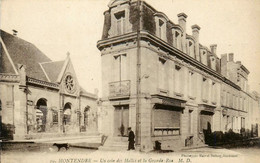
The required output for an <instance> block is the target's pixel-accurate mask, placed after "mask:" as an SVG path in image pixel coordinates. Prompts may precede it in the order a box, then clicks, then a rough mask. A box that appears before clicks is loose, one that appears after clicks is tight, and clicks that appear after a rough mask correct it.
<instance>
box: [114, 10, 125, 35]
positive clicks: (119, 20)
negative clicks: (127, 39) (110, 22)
mask: <svg viewBox="0 0 260 163" xmlns="http://www.w3.org/2000/svg"><path fill="white" fill-rule="evenodd" d="M115 17H116V31H117V34H118V35H122V34H124V33H125V11H120V12H118V13H116V14H115Z"/></svg>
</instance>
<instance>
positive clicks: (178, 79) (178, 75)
mask: <svg viewBox="0 0 260 163" xmlns="http://www.w3.org/2000/svg"><path fill="white" fill-rule="evenodd" d="M181 75H182V74H181V66H179V65H175V87H174V88H175V92H176V93H181V82H183V81H181Z"/></svg>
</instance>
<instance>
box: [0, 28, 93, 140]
mask: <svg viewBox="0 0 260 163" xmlns="http://www.w3.org/2000/svg"><path fill="white" fill-rule="evenodd" d="M96 100H97V95H95V94H91V93H88V92H86V91H85V90H84V89H83V88H81V87H80V85H79V83H78V81H77V76H76V74H75V71H74V68H73V65H72V62H71V59H70V56H69V55H67V58H66V59H65V60H62V61H52V60H50V59H49V58H48V57H47V56H46V55H45V54H43V53H42V52H41V51H40V50H39V49H38V48H37V47H35V46H34V45H33V44H31V43H29V42H27V41H25V40H23V39H21V38H19V37H17V36H16V34H15V35H11V34H9V33H7V32H5V31H2V30H1V54H0V106H1V120H2V121H1V123H2V125H1V126H2V130H1V131H2V132H1V137H2V138H3V139H37V138H44V137H45V138H47V137H55V136H70V135H74V136H75V135H79V134H87V133H97V103H96Z"/></svg>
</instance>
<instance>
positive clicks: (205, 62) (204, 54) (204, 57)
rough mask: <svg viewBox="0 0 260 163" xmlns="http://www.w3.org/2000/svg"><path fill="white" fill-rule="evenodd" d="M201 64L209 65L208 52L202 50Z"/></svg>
mask: <svg viewBox="0 0 260 163" xmlns="http://www.w3.org/2000/svg"><path fill="white" fill-rule="evenodd" d="M201 54H202V55H201V62H202V63H203V64H204V65H206V64H207V52H206V50H202V53H201Z"/></svg>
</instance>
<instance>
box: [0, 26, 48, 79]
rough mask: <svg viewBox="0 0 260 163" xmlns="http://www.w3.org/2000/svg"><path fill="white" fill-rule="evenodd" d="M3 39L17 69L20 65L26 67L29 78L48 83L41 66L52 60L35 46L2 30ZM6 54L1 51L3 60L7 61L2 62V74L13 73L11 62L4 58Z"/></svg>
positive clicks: (0, 70) (0, 71)
mask: <svg viewBox="0 0 260 163" xmlns="http://www.w3.org/2000/svg"><path fill="white" fill-rule="evenodd" d="M1 38H2V39H3V42H4V44H5V46H6V49H7V51H8V53H9V55H10V57H11V59H12V61H13V63H14V65H15V66H16V68H17V65H18V64H23V65H26V74H27V76H29V77H32V78H36V79H39V80H45V81H48V80H47V78H46V76H45V74H44V72H43V70H42V68H41V66H40V64H39V63H42V62H50V61H51V60H50V59H49V58H48V57H47V56H46V55H45V54H43V53H42V52H41V51H40V50H39V49H38V48H37V47H36V46H35V45H33V44H31V43H29V42H27V41H25V40H23V39H20V38H18V37H16V36H13V35H11V34H9V33H6V32H5V31H3V30H1ZM4 56H6V55H5V52H4V51H3V48H2V49H1V59H2V58H3V59H5V60H3V61H1V62H4V64H1V69H0V73H13V71H12V70H11V68H10V66H11V64H9V62H7V60H6V58H5V57H4Z"/></svg>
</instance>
